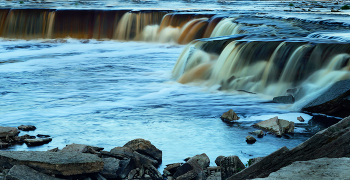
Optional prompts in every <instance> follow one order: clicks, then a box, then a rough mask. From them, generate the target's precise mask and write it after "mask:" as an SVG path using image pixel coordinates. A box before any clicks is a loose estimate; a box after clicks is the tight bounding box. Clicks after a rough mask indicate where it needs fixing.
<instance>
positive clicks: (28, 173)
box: [0, 116, 350, 180]
mask: <svg viewBox="0 0 350 180" xmlns="http://www.w3.org/2000/svg"><path fill="white" fill-rule="evenodd" d="M258 134H259V133H258ZM161 162H162V151H161V150H159V149H157V148H156V147H155V146H154V145H153V144H152V143H151V142H150V141H147V140H144V139H134V140H132V141H129V142H128V143H126V144H125V145H124V146H122V147H115V148H113V149H111V150H110V151H104V150H103V148H100V147H94V146H88V145H83V144H70V145H67V146H66V147H65V148H63V149H61V150H59V149H58V148H55V149H52V150H49V151H0V171H1V174H2V175H0V179H1V178H2V177H3V178H5V179H11V180H12V179H16V180H22V179H23V180H27V179H28V180H29V179H48V180H51V179H56V180H58V179H81V180H91V179H98V180H105V179H135V180H136V179H154V180H161V179H168V180H174V179H175V180H191V179H195V180H205V179H206V180H221V179H228V180H236V179H254V178H265V179H280V178H282V179H299V178H302V177H305V176H306V174H307V175H308V176H307V177H310V178H311V179H312V178H316V179H317V178H320V177H323V176H325V177H327V178H329V179H339V178H340V179H341V178H344V177H349V173H348V172H350V166H349V162H350V116H349V117H347V118H344V119H343V120H341V121H340V122H338V123H337V124H334V125H333V126H330V127H329V128H327V129H325V130H323V131H320V132H318V133H317V134H315V135H314V136H312V137H311V138H310V139H308V140H307V141H305V142H303V143H301V144H300V145H298V146H297V147H295V148H293V149H288V148H287V147H282V148H280V149H279V150H277V151H275V152H273V153H271V154H270V155H268V156H265V157H259V158H253V159H250V160H249V161H248V164H246V165H244V164H243V163H242V162H241V160H240V159H239V157H238V156H235V155H231V156H226V157H225V156H219V157H217V158H216V160H215V163H216V165H217V166H211V167H210V166H209V164H210V159H209V157H208V156H207V155H206V154H204V153H203V154H199V155H196V156H193V157H190V158H186V159H185V162H177V163H173V164H168V165H166V168H165V169H164V171H163V174H161V173H160V172H159V171H158V169H157V167H158V165H160V164H161ZM310 178H309V179H310Z"/></svg>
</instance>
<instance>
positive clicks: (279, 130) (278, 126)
mask: <svg viewBox="0 0 350 180" xmlns="http://www.w3.org/2000/svg"><path fill="white" fill-rule="evenodd" d="M253 126H254V127H258V128H261V129H264V130H267V131H270V132H272V133H274V134H276V135H277V136H282V135H283V134H284V133H292V132H294V122H291V121H286V120H283V119H278V117H277V116H276V117H273V118H271V119H268V120H266V121H261V122H259V123H256V124H254V125H253Z"/></svg>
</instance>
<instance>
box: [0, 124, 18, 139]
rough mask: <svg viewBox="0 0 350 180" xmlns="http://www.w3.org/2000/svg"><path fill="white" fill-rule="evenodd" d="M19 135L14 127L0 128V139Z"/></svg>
mask: <svg viewBox="0 0 350 180" xmlns="http://www.w3.org/2000/svg"><path fill="white" fill-rule="evenodd" d="M18 133H19V131H18V129H17V128H15V127H4V126H0V138H6V136H9V137H13V136H16V135H17V134H18Z"/></svg>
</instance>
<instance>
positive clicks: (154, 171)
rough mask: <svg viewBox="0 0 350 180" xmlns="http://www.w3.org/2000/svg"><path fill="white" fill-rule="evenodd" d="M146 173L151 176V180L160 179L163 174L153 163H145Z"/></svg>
mask: <svg viewBox="0 0 350 180" xmlns="http://www.w3.org/2000/svg"><path fill="white" fill-rule="evenodd" d="M146 169H147V174H148V175H149V176H150V177H151V178H152V180H162V179H163V176H162V175H161V174H160V172H159V171H158V170H157V168H155V167H154V166H153V165H146Z"/></svg>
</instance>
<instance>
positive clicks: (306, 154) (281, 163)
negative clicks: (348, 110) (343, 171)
mask: <svg viewBox="0 0 350 180" xmlns="http://www.w3.org/2000/svg"><path fill="white" fill-rule="evenodd" d="M324 157H328V158H340V157H350V116H349V117H347V118H344V119H343V120H341V121H340V122H338V123H336V124H334V125H333V126H330V127H328V128H327V129H325V130H322V131H320V132H318V133H317V134H315V135H314V136H312V137H311V138H310V139H308V140H306V141H305V142H303V143H301V144H300V145H298V146H296V147H295V148H293V149H291V150H289V149H288V148H287V147H282V148H281V149H279V150H277V151H275V152H273V153H272V154H270V155H268V156H265V157H263V158H262V159H261V160H260V161H259V162H256V163H255V164H253V165H251V166H249V167H248V168H246V169H244V170H243V171H242V172H239V173H237V174H235V175H233V176H231V177H230V178H228V179H229V180H235V179H251V178H263V177H267V176H268V175H269V174H270V173H271V172H275V171H277V170H279V169H280V168H282V167H285V166H288V165H290V164H292V163H293V162H295V161H308V160H313V159H318V158H324Z"/></svg>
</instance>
